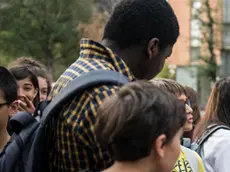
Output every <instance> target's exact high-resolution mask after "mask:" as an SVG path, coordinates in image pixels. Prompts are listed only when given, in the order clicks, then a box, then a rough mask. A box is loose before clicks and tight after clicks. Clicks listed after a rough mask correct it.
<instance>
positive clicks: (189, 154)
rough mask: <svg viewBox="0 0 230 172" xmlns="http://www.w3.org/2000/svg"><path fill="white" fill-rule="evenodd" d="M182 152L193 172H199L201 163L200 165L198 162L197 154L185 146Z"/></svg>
mask: <svg viewBox="0 0 230 172" xmlns="http://www.w3.org/2000/svg"><path fill="white" fill-rule="evenodd" d="M182 150H183V151H184V153H185V156H186V158H187V160H188V162H189V165H190V166H191V168H192V171H198V169H199V163H198V160H197V157H196V155H195V153H194V152H193V151H192V150H190V149H188V148H186V147H184V146H182Z"/></svg>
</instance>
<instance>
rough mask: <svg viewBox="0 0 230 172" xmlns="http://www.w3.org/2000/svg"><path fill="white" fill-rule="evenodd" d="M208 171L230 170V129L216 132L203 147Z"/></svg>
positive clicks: (202, 151) (202, 153) (202, 152)
mask: <svg viewBox="0 0 230 172" xmlns="http://www.w3.org/2000/svg"><path fill="white" fill-rule="evenodd" d="M201 158H202V160H203V163H204V166H205V170H206V172H230V130H225V129H219V130H217V131H216V132H214V133H213V134H212V135H211V136H210V137H209V138H208V140H207V141H206V142H205V143H204V144H203V146H202V148H201Z"/></svg>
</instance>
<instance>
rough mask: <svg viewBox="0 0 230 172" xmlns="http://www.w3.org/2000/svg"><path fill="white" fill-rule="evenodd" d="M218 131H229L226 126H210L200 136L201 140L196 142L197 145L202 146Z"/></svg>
mask: <svg viewBox="0 0 230 172" xmlns="http://www.w3.org/2000/svg"><path fill="white" fill-rule="evenodd" d="M219 129H225V130H230V127H228V126H226V125H213V126H210V127H209V128H208V129H207V130H206V131H205V133H204V134H203V135H202V136H201V138H200V139H199V140H198V142H197V143H198V144H199V145H202V144H203V143H204V142H205V141H206V140H207V139H208V138H209V137H210V136H211V135H212V134H213V133H215V132H216V131H217V130H219Z"/></svg>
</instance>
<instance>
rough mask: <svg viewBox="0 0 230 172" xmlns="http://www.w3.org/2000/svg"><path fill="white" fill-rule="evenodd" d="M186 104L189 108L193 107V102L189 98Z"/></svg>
mask: <svg viewBox="0 0 230 172" xmlns="http://www.w3.org/2000/svg"><path fill="white" fill-rule="evenodd" d="M185 104H187V105H188V106H189V107H192V104H191V101H190V100H189V99H188V98H187V99H186V101H185Z"/></svg>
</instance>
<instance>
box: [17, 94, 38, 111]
mask: <svg viewBox="0 0 230 172" xmlns="http://www.w3.org/2000/svg"><path fill="white" fill-rule="evenodd" d="M23 99H24V101H21V100H19V101H18V102H19V111H25V112H29V113H31V114H33V113H34V111H35V107H34V105H33V103H32V102H31V101H30V100H29V99H28V98H27V97H26V96H23Z"/></svg>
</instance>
